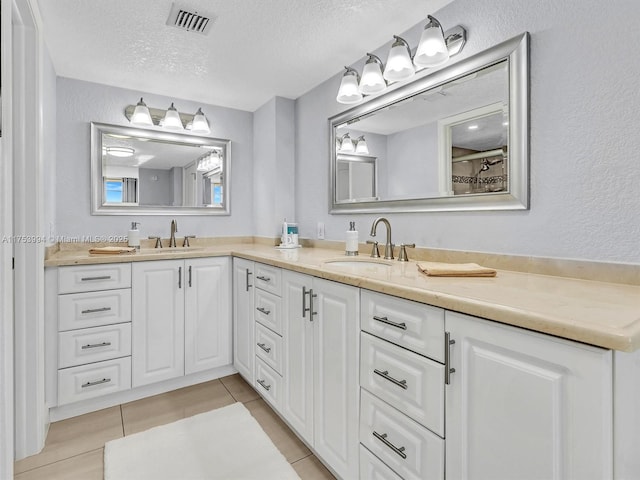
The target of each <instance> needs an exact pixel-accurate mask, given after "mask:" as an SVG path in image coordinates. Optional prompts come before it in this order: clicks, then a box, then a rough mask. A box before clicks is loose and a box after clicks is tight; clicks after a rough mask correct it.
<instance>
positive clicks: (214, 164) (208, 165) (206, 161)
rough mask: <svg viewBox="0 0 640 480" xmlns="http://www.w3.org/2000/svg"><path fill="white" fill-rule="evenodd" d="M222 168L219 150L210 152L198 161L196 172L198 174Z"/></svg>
mask: <svg viewBox="0 0 640 480" xmlns="http://www.w3.org/2000/svg"><path fill="white" fill-rule="evenodd" d="M221 167H222V153H221V152H220V150H212V151H211V152H210V153H207V154H205V155H202V156H201V157H200V158H199V159H198V165H197V167H196V170H197V171H198V172H211V171H213V170H215V169H219V168H221Z"/></svg>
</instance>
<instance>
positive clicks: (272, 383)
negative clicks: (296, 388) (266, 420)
mask: <svg viewBox="0 0 640 480" xmlns="http://www.w3.org/2000/svg"><path fill="white" fill-rule="evenodd" d="M255 378H256V383H255V388H256V390H257V391H258V393H259V394H260V395H262V396H263V397H264V399H265V400H266V401H267V402H269V403H270V404H271V406H272V407H273V408H275V409H276V410H277V411H280V406H281V405H282V377H281V376H280V375H278V374H277V373H276V372H275V370H273V369H272V368H271V367H270V366H268V365H267V364H266V363H264V362H263V361H262V360H261V359H260V357H257V358H256V377H255Z"/></svg>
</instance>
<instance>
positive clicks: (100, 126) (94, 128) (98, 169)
mask: <svg viewBox="0 0 640 480" xmlns="http://www.w3.org/2000/svg"><path fill="white" fill-rule="evenodd" d="M103 133H111V134H115V135H126V136H130V137H136V138H145V139H148V140H161V141H165V142H179V143H188V144H190V145H194V146H200V145H211V146H215V147H219V148H222V149H223V151H224V161H223V169H222V171H223V174H224V176H225V178H224V188H223V191H222V197H223V201H222V205H223V206H222V207H205V206H202V207H176V206H170V205H168V206H161V205H157V206H154V205H150V206H139V205H128V206H124V205H122V206H121V205H104V204H103V202H102V196H103V195H102V193H103V192H102V134H103ZM230 167H231V140H227V139H220V138H211V137H200V136H197V135H190V134H184V133H174V132H166V131H158V130H147V129H143V128H135V127H127V126H121V125H109V124H106V123H97V122H91V215H230V214H231V208H230V205H229V199H230V198H231V195H230V193H231V192H230V185H231V182H230Z"/></svg>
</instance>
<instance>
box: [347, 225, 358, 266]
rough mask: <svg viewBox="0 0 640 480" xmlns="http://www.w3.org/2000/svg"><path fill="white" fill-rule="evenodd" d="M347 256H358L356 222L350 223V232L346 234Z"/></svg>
mask: <svg viewBox="0 0 640 480" xmlns="http://www.w3.org/2000/svg"><path fill="white" fill-rule="evenodd" d="M345 237H346V238H345V248H344V250H345V255H347V256H350V257H352V256H355V255H358V231H357V230H356V222H349V230H347V231H346V234H345Z"/></svg>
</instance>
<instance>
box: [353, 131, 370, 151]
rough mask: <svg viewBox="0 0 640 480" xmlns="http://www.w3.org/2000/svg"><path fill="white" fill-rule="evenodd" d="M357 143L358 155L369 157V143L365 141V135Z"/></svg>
mask: <svg viewBox="0 0 640 480" xmlns="http://www.w3.org/2000/svg"><path fill="white" fill-rule="evenodd" d="M356 142H357V143H356V153H360V154H362V155H369V147H367V141H366V140H365V139H364V135H363V136H361V137H359V138H358V140H356Z"/></svg>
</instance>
